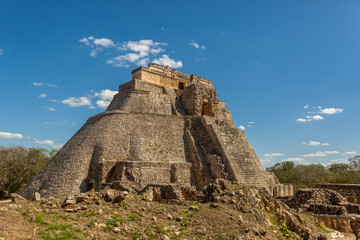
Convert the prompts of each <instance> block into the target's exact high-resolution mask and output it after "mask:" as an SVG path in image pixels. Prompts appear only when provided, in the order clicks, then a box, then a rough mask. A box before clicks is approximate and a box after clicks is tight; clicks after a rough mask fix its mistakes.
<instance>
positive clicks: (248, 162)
mask: <svg viewBox="0 0 360 240" xmlns="http://www.w3.org/2000/svg"><path fill="white" fill-rule="evenodd" d="M202 119H203V121H202V123H203V124H204V125H206V129H207V131H208V133H209V135H210V136H211V137H212V138H216V139H213V141H215V142H218V143H219V145H220V147H221V149H222V155H223V158H224V160H225V161H224V162H225V163H226V164H228V166H227V167H228V168H230V169H231V170H232V172H233V174H234V176H235V180H236V181H237V182H239V183H244V184H249V185H253V186H257V187H266V188H269V186H272V185H274V184H276V183H275V179H274V178H273V177H272V176H271V175H270V174H268V173H266V172H265V171H264V169H263V167H262V165H261V163H260V160H259V159H258V157H257V156H256V153H255V151H254V150H253V148H252V147H251V145H250V143H249V141H248V140H247V138H246V137H245V134H244V133H243V132H242V131H241V130H238V129H236V128H234V127H232V126H230V125H228V124H227V123H226V122H222V121H218V120H216V119H214V118H211V117H207V116H202ZM212 132H213V133H212ZM234 142H237V143H239V144H237V145H236V144H233V143H234Z"/></svg>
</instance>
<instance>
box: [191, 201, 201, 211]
mask: <svg viewBox="0 0 360 240" xmlns="http://www.w3.org/2000/svg"><path fill="white" fill-rule="evenodd" d="M192 206H196V207H197V208H195V209H194V211H195V212H199V211H200V209H201V207H202V205H201V203H194V204H192Z"/></svg>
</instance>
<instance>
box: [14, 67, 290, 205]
mask: <svg viewBox="0 0 360 240" xmlns="http://www.w3.org/2000/svg"><path fill="white" fill-rule="evenodd" d="M216 179H226V180H229V181H236V182H238V183H242V184H249V185H253V186H257V187H265V188H267V189H268V190H269V191H270V192H271V193H273V194H275V195H291V193H292V189H290V188H289V186H287V185H281V184H279V183H278V181H277V179H276V177H275V176H274V175H272V174H271V173H268V172H265V171H264V169H263V167H262V166H261V163H260V161H259V159H258V157H257V156H256V153H255V152H254V150H253V148H252V147H251V145H250V143H249V141H248V140H247V139H246V137H245V134H244V132H243V131H241V130H239V129H237V128H236V127H235V125H234V122H233V119H232V116H231V112H230V111H229V110H227V109H226V104H225V103H224V102H222V101H220V100H219V99H218V96H217V91H216V89H215V88H214V86H213V83H212V82H211V81H210V80H208V79H205V78H202V77H199V76H197V75H195V74H193V75H188V74H184V73H181V72H178V71H177V70H176V69H173V68H169V67H165V66H161V65H158V64H154V63H151V64H150V65H149V66H148V67H139V68H137V69H135V70H133V71H132V80H131V81H129V82H127V83H125V84H122V85H120V86H119V93H117V94H116V95H115V96H114V98H113V100H112V102H111V103H110V105H109V107H108V108H107V110H106V111H105V112H103V113H100V114H97V115H94V116H92V117H90V118H89V119H88V121H87V122H86V123H85V125H84V126H82V127H81V128H80V130H79V131H78V132H77V133H76V134H75V135H74V136H73V137H72V138H71V139H70V140H69V141H68V142H67V143H66V144H65V145H64V146H63V148H62V149H61V150H60V151H59V152H58V153H57V154H56V155H55V156H54V157H53V158H52V159H51V160H50V161H49V163H48V164H47V165H46V166H45V167H44V168H43V169H42V170H41V171H40V172H39V173H38V174H37V175H36V176H35V177H34V178H33V179H32V180H31V181H30V182H29V183H28V185H27V186H26V187H25V188H24V189H23V191H22V192H21V195H22V196H24V197H26V198H28V199H31V198H32V196H33V195H34V193H35V192H39V193H40V194H41V196H42V197H50V196H53V197H60V196H66V195H75V194H78V193H81V192H86V191H89V190H91V189H95V190H101V189H104V188H107V187H110V188H115V189H126V190H134V191H142V190H143V189H145V188H146V187H148V186H150V185H158V186H161V185H164V186H165V185H180V186H184V187H189V188H193V189H196V190H197V191H200V190H202V189H203V187H204V186H206V185H207V184H209V183H212V182H214V181H215V180H216Z"/></svg>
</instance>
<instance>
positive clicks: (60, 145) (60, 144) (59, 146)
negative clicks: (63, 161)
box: [52, 143, 64, 148]
mask: <svg viewBox="0 0 360 240" xmlns="http://www.w3.org/2000/svg"><path fill="white" fill-rule="evenodd" d="M63 146H64V144H62V143H56V144H54V145H52V147H53V148H62V147H63Z"/></svg>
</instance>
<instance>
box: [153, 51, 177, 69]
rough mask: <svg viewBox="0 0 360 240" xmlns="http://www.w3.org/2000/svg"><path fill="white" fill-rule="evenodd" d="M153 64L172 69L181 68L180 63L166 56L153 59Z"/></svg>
mask: <svg viewBox="0 0 360 240" xmlns="http://www.w3.org/2000/svg"><path fill="white" fill-rule="evenodd" d="M153 62H154V63H157V64H161V65H165V66H169V67H172V68H181V67H182V66H183V64H182V61H177V62H176V61H175V60H173V59H171V58H169V56H168V55H165V54H164V55H162V56H161V58H157V59H154V61H153Z"/></svg>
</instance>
